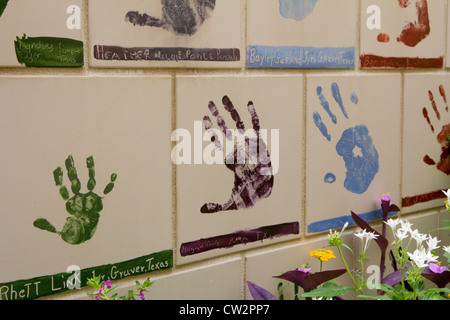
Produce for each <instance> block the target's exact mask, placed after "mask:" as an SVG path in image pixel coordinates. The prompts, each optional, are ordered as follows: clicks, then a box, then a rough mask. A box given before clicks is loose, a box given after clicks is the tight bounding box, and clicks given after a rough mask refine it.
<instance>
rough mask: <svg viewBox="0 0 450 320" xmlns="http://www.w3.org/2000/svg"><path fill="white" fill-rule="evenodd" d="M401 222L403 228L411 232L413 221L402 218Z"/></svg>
mask: <svg viewBox="0 0 450 320" xmlns="http://www.w3.org/2000/svg"><path fill="white" fill-rule="evenodd" d="M400 224H401V225H402V229H403V230H405V232H411V226H412V223H411V222H409V221H407V220H400Z"/></svg>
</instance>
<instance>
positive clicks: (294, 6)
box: [279, 0, 318, 21]
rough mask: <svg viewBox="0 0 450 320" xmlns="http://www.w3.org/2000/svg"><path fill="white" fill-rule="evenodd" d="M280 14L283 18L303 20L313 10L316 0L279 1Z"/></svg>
mask: <svg viewBox="0 0 450 320" xmlns="http://www.w3.org/2000/svg"><path fill="white" fill-rule="evenodd" d="M279 1H280V13H281V15H282V16H283V17H285V18H291V19H294V20H297V21H302V20H304V19H305V18H306V17H307V16H309V15H310V14H311V12H313V10H314V6H315V5H316V3H317V1H318V0H279Z"/></svg>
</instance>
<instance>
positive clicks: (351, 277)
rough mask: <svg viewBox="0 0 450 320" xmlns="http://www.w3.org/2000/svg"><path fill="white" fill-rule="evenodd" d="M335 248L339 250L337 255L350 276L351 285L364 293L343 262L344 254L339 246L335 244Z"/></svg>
mask: <svg viewBox="0 0 450 320" xmlns="http://www.w3.org/2000/svg"><path fill="white" fill-rule="evenodd" d="M337 249H338V251H339V256H340V257H341V260H342V262H343V263H344V266H345V269H346V270H347V273H348V275H349V276H350V279H352V282H353V285H354V286H355V288H356V289H357V290H358V291H359V292H360V293H361V294H362V295H364V292H363V291H362V289H361V286H359V285H358V284H357V283H356V281H355V278H353V276H352V273H351V272H350V270H349V269H348V266H347V263H346V262H345V259H344V256H343V255H342V251H341V248H340V246H337Z"/></svg>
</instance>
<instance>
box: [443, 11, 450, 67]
mask: <svg viewBox="0 0 450 320" xmlns="http://www.w3.org/2000/svg"><path fill="white" fill-rule="evenodd" d="M449 17H450V7H447V21H448V18H449ZM442 30H444V28H443V29H442ZM449 40H450V24H448V23H447V41H446V43H447V48H446V49H447V51H446V59H445V67H446V68H450V59H448V55H449V54H450V41H449Z"/></svg>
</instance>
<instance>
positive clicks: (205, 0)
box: [125, 0, 216, 36]
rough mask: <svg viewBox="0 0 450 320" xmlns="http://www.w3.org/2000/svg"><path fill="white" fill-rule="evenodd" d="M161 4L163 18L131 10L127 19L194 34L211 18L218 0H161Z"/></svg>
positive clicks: (177, 32) (182, 33)
mask: <svg viewBox="0 0 450 320" xmlns="http://www.w3.org/2000/svg"><path fill="white" fill-rule="evenodd" d="M161 4H162V17H161V18H156V17H153V16H150V15H148V14H146V13H143V14H140V13H139V12H137V11H129V12H128V13H127V14H126V16H125V20H126V21H128V22H131V23H133V24H134V25H138V26H148V27H156V28H163V29H165V30H168V31H171V32H173V33H174V34H176V35H189V36H192V35H194V34H195V33H196V32H197V31H198V28H199V27H200V26H201V25H202V24H203V22H204V21H205V20H206V19H208V18H209V16H210V14H211V12H212V11H213V10H214V8H215V6H216V0H193V1H185V0H161Z"/></svg>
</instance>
